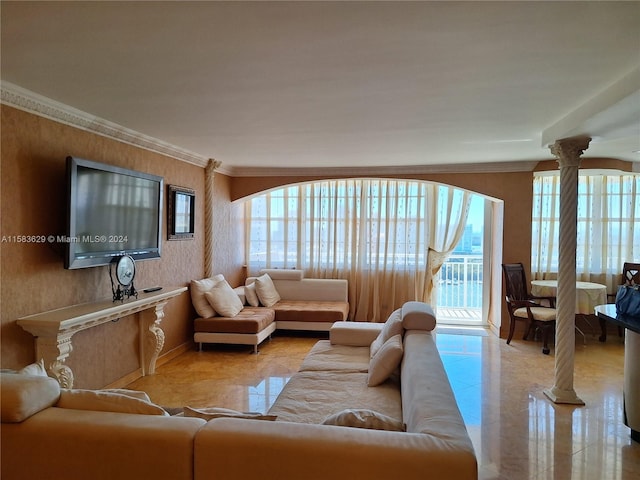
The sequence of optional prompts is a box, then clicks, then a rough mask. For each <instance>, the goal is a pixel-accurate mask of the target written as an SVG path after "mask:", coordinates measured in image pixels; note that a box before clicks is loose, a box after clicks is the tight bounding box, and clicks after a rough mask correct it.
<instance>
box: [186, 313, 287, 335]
mask: <svg viewBox="0 0 640 480" xmlns="http://www.w3.org/2000/svg"><path fill="white" fill-rule="evenodd" d="M274 319H275V312H274V311H273V309H271V308H265V307H244V308H243V309H242V311H241V312H240V313H239V314H238V315H236V316H235V317H233V318H228V317H210V318H196V319H195V321H194V322H193V328H194V331H196V332H211V333H259V332H261V331H262V330H264V329H265V328H266V327H267V326H269V324H271V323H273V321H274Z"/></svg>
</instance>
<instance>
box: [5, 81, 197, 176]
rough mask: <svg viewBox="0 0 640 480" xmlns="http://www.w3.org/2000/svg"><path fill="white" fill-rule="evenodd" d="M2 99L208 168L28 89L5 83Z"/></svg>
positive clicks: (181, 152) (170, 147) (164, 145)
mask: <svg viewBox="0 0 640 480" xmlns="http://www.w3.org/2000/svg"><path fill="white" fill-rule="evenodd" d="M0 93H1V97H0V100H1V102H2V104H4V105H8V106H10V107H14V108H17V109H19V110H23V111H25V112H29V113H32V114H34V115H38V116H40V117H44V118H48V119H49V120H54V121H56V122H59V123H63V124H65V125H69V126H71V127H75V128H79V129H80V130H85V131H87V132H91V133H95V134H97V135H100V136H103V137H107V138H110V139H112V140H117V141H119V142H122V143H127V144H129V145H133V146H135V147H139V148H143V149H145V150H150V151H152V152H155V153H160V154H162V155H166V156H168V157H171V158H175V159H176V160H181V161H183V162H187V163H191V164H193V165H197V166H199V167H205V166H206V165H207V162H208V160H209V159H208V158H207V157H204V156H202V155H198V154H197V153H193V152H190V151H188V150H185V149H183V148H180V147H176V146H175V145H171V144H170V143H167V142H163V141H162V140H158V139H157V138H153V137H150V136H148V135H144V134H142V133H140V132H136V131H135V130H131V129H129V128H126V127H123V126H122V125H118V124H117V123H113V122H110V121H108V120H104V119H102V118H99V117H96V116H95V115H91V114H89V113H87V112H83V111H82V110H78V109H76V108H73V107H70V106H69V105H65V104H63V103H60V102H56V101H55V100H52V99H50V98H47V97H45V96H42V95H39V94H37V93H35V92H32V91H30V90H27V89H25V88H22V87H19V86H17V85H14V84H12V83H10V82H5V81H3V82H2V84H1V85H0Z"/></svg>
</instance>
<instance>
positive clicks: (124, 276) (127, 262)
mask: <svg viewBox="0 0 640 480" xmlns="http://www.w3.org/2000/svg"><path fill="white" fill-rule="evenodd" d="M135 276H136V262H134V261H133V258H132V257H131V255H123V256H121V257H120V258H119V259H118V261H117V263H116V278H117V279H118V283H119V284H120V285H122V286H123V287H128V286H129V285H131V284H132V283H133V277H135Z"/></svg>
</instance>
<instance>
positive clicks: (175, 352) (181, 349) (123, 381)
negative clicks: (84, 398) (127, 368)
mask: <svg viewBox="0 0 640 480" xmlns="http://www.w3.org/2000/svg"><path fill="white" fill-rule="evenodd" d="M194 348H195V344H194V343H193V341H188V342H186V343H183V344H182V345H179V346H177V347H176V348H174V349H172V350H169V351H168V352H167V353H165V354H164V355H161V356H160V357H158V360H157V361H156V368H158V367H160V366H162V365H164V364H166V363H169V362H170V361H171V360H173V359H174V358H176V357H178V356H180V355H182V354H183V353H185V352H187V351H189V350H192V349H194ZM139 378H142V369H141V368H138V369H137V370H134V371H133V372H131V373H129V374H128V375H125V376H124V377H122V378H120V379H118V380H116V381H115V382H113V383H110V384H109V385H106V386H105V387H104V388H124V387H126V386H127V385H129V384H131V383H133V382H135V381H136V380H138V379H139Z"/></svg>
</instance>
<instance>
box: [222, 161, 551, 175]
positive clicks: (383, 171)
mask: <svg viewBox="0 0 640 480" xmlns="http://www.w3.org/2000/svg"><path fill="white" fill-rule="evenodd" d="M539 161H540V160H531V161H518V162H490V163H453V164H447V165H405V166H394V167H388V166H385V167H333V168H332V167H323V168H317V167H310V168H304V167H301V168H263V167H241V168H238V167H232V168H231V169H230V170H229V172H230V173H229V174H230V175H231V176H234V177H278V176H281V177H285V176H322V177H326V178H328V177H330V176H336V177H353V176H360V177H370V176H389V177H398V176H400V177H401V176H403V175H425V174H438V173H496V172H500V173H505V172H511V173H513V172H532V171H533V170H534V169H535V168H536V165H537V164H538V162H539Z"/></svg>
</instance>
